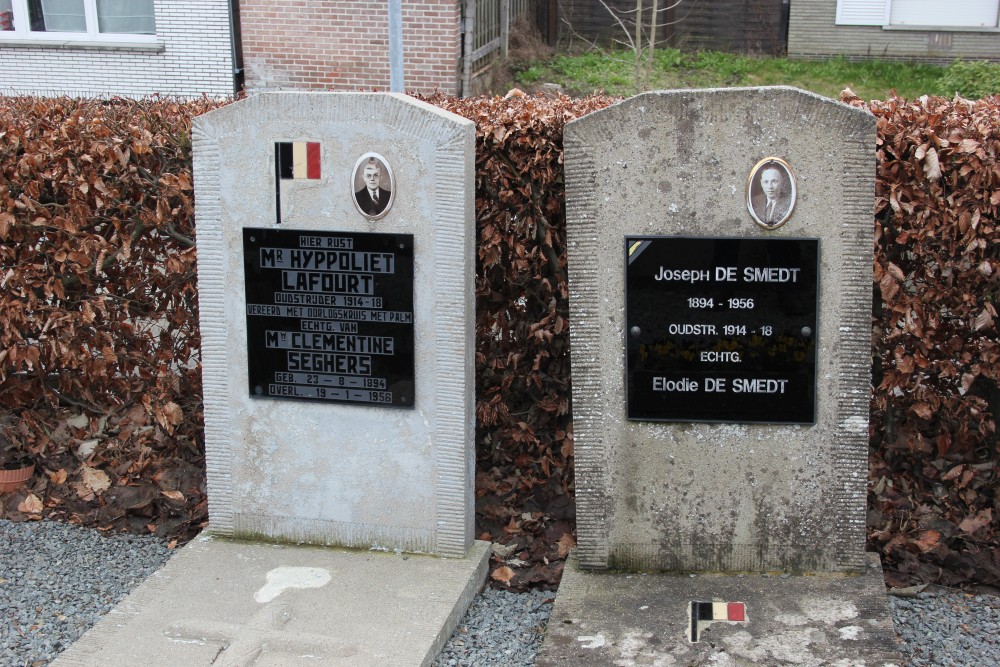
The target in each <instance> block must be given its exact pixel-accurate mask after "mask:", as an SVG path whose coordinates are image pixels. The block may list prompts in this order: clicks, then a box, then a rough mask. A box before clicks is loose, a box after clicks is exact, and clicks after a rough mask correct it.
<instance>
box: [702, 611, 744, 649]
mask: <svg viewBox="0 0 1000 667" xmlns="http://www.w3.org/2000/svg"><path fill="white" fill-rule="evenodd" d="M746 622H747V611H746V603H744V602H695V601H692V602H691V641H692V642H696V641H699V637H700V636H701V633H702V632H703V631H704V630H705V629H706V628H708V626H710V625H711V624H712V623H746Z"/></svg>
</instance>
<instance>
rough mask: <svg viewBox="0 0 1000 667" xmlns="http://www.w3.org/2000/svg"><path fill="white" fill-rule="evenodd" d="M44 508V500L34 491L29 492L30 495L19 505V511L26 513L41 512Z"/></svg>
mask: <svg viewBox="0 0 1000 667" xmlns="http://www.w3.org/2000/svg"><path fill="white" fill-rule="evenodd" d="M43 509H45V506H44V505H42V501H41V500H40V499H39V498H38V496H36V495H35V494H33V493H29V494H28V497H27V498H25V499H24V500H22V501H21V502H20V503H18V505H17V511H18V512H24V513H25V514H39V513H41V511H42V510H43Z"/></svg>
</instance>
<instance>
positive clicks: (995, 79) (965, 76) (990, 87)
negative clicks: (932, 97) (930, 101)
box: [936, 60, 1000, 100]
mask: <svg viewBox="0 0 1000 667" xmlns="http://www.w3.org/2000/svg"><path fill="white" fill-rule="evenodd" d="M936 92H937V93H939V94H940V95H944V96H945V97H951V96H952V95H955V94H958V95H961V96H962V97H964V98H966V99H973V100H976V99H979V98H981V97H986V96H987V95H998V94H1000V64H997V63H990V62H987V61H985V60H972V61H961V60H959V61H955V62H954V63H952V65H951V67H949V68H948V69H947V70H945V72H944V74H943V75H942V76H941V78H940V80H939V82H938V89H937V91H936Z"/></svg>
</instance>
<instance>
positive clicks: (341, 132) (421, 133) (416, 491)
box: [195, 94, 475, 556]
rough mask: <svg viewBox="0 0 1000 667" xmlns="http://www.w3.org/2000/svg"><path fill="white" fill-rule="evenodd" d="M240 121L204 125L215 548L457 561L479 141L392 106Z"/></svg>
mask: <svg viewBox="0 0 1000 667" xmlns="http://www.w3.org/2000/svg"><path fill="white" fill-rule="evenodd" d="M247 102H248V103H247V104H243V103H241V104H239V105H232V106H230V107H224V108H222V109H220V110H218V111H216V112H213V113H211V114H208V115H207V116H205V117H203V118H201V119H199V122H198V124H197V125H196V144H195V169H196V175H197V177H198V180H197V181H196V183H197V190H196V194H197V197H198V202H199V208H198V251H199V254H198V272H199V290H200V303H201V322H202V329H201V330H202V341H203V345H202V348H203V352H202V354H203V359H202V363H203V368H204V385H205V440H206V458H207V461H208V488H209V518H210V530H211V531H212V532H214V533H216V534H220V535H226V536H232V537H256V536H260V537H265V538H270V539H279V540H284V541H288V542H306V543H312V544H335V545H342V546H351V547H365V548H367V547H373V546H374V547H384V548H389V549H401V550H404V551H415V552H425V553H435V554H441V555H448V556H462V555H464V554H465V553H466V551H467V550H468V549H469V547H470V546H471V545H472V541H473V538H472V532H473V522H474V514H473V511H472V506H473V505H472V503H473V479H474V461H475V457H474V453H473V452H474V442H473V437H474V426H475V422H474V416H473V402H474V393H475V391H474V384H473V380H472V369H473V362H472V359H473V318H474V305H473V292H472V280H473V271H474V265H473V264H472V262H473V261H474V260H473V258H474V255H473V253H474V250H473V241H474V229H473V222H472V221H473V208H472V207H473V199H472V187H473V186H472V183H473V180H472V179H473V164H474V162H473V156H474V153H473V151H474V145H473V141H474V138H473V136H474V135H473V132H474V130H473V124H472V123H471V121H467V120H465V119H461V118H458V117H457V116H454V115H451V114H448V113H446V112H444V111H442V110H440V109H438V108H436V107H433V106H431V105H428V104H423V103H419V102H417V101H415V100H412V99H410V98H405V97H399V96H393V95H351V94H324V95H316V94H277V95H260V96H257V97H254V98H251V99H249V100H248V101H247ZM297 150H298V154H296V151H297ZM296 161H297V162H296ZM369 161H371V164H373V165H377V166H378V168H379V170H380V171H381V183H380V184H379V186H378V189H379V190H381V191H382V192H383V193H385V194H383V200H384V201H383V202H382V208H381V209H380V210H379V211H378V212H373V211H366V210H363V209H362V208H361V205H360V204H359V203H358V200H359V197H360V195H357V194H356V192H359V191H365V190H366V188H365V185H364V182H363V177H364V171H365V170H366V169H368V166H369ZM310 169H311V170H312V171H310Z"/></svg>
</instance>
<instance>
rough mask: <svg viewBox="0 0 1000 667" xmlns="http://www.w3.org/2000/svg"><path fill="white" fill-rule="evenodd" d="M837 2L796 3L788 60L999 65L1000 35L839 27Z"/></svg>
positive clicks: (806, 0) (813, 0) (800, 0)
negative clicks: (962, 61)
mask: <svg viewBox="0 0 1000 667" xmlns="http://www.w3.org/2000/svg"><path fill="white" fill-rule="evenodd" d="M836 19H837V3H836V1H835V0H793V2H792V4H791V12H790V14H789V18H788V56H789V57H790V58H825V57H830V56H837V55H843V56H846V57H848V58H850V59H862V58H883V59H897V60H910V59H917V60H922V61H927V62H939V63H950V62H952V61H953V60H955V59H956V58H965V59H970V60H979V59H984V60H993V61H1000V33H998V32H997V31H996V30H993V31H982V32H979V31H975V30H948V29H947V28H942V29H941V30H939V31H935V30H926V29H925V30H883V29H882V27H881V26H866V25H836Z"/></svg>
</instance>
